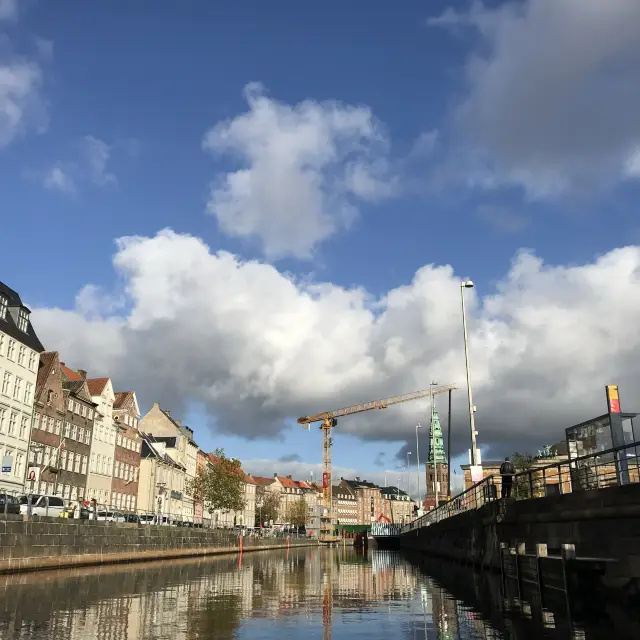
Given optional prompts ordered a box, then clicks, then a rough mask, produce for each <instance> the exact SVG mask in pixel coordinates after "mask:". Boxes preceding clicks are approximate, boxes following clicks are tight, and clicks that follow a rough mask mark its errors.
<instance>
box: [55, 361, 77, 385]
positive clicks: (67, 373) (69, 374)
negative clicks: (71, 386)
mask: <svg viewBox="0 0 640 640" xmlns="http://www.w3.org/2000/svg"><path fill="white" fill-rule="evenodd" d="M60 370H61V371H62V373H63V375H64V377H65V378H66V379H67V380H73V381H78V380H82V376H81V375H80V374H79V373H78V372H77V371H74V370H73V369H69V367H67V365H66V364H65V363H64V362H61V363H60Z"/></svg>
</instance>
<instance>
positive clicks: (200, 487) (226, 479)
mask: <svg viewBox="0 0 640 640" xmlns="http://www.w3.org/2000/svg"><path fill="white" fill-rule="evenodd" d="M214 455H215V457H216V462H215V463H214V464H209V465H207V466H206V467H205V468H204V469H199V470H198V473H197V475H196V477H195V478H194V479H193V480H190V481H189V482H188V483H187V491H188V492H189V493H191V495H193V496H194V498H195V499H196V500H198V501H199V500H202V501H203V502H204V504H205V507H206V508H207V509H208V510H209V511H215V510H217V509H220V510H221V511H242V510H243V509H244V507H245V497H244V496H245V480H244V473H243V471H242V467H241V465H240V460H237V459H236V458H227V456H226V455H225V453H224V450H223V449H216V451H215V452H214Z"/></svg>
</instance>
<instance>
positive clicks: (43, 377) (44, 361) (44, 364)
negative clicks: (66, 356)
mask: <svg viewBox="0 0 640 640" xmlns="http://www.w3.org/2000/svg"><path fill="white" fill-rule="evenodd" d="M57 358H58V352H57V351H45V352H43V353H41V354H40V366H39V367H38V377H37V379H36V398H38V397H39V396H40V393H41V392H42V389H43V387H44V385H45V384H46V382H47V380H48V379H49V375H50V373H51V369H52V368H53V366H54V364H55V362H56V360H57Z"/></svg>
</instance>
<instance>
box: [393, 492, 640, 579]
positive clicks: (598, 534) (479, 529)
mask: <svg viewBox="0 0 640 640" xmlns="http://www.w3.org/2000/svg"><path fill="white" fill-rule="evenodd" d="M400 544H401V547H403V548H405V549H410V550H414V551H419V552H422V553H427V554H431V555H435V556H439V557H443V558H449V559H452V560H457V561H460V562H465V563H468V564H473V565H475V566H478V567H482V568H485V569H492V570H497V571H499V570H501V568H502V558H503V555H502V554H503V550H504V549H511V550H513V551H514V552H515V553H518V554H521V555H528V554H531V555H534V556H535V554H536V553H539V549H540V545H543V546H544V553H545V554H548V555H549V556H561V555H562V554H563V553H564V552H566V547H567V545H568V546H569V547H570V548H571V553H572V556H573V557H575V558H576V559H578V560H580V559H583V560H593V561H595V560H603V561H606V566H607V568H606V576H605V582H606V584H608V585H610V586H614V587H623V586H624V585H626V584H629V583H633V584H635V585H637V586H638V587H640V484H630V485H624V486H616V487H609V488H606V489H598V490H592V491H576V492H575V493H570V494H564V495H557V496H549V497H545V498H534V499H529V500H497V501H495V502H491V503H489V504H486V505H484V506H483V507H481V508H480V509H478V510H476V511H467V512H464V513H461V514H458V515H456V516H453V517H451V518H448V519H446V520H443V521H441V522H438V523H435V524H432V525H430V526H428V527H423V528H421V529H417V530H415V531H411V532H408V533H405V534H403V535H402V536H401V541H400ZM634 588H635V587H634Z"/></svg>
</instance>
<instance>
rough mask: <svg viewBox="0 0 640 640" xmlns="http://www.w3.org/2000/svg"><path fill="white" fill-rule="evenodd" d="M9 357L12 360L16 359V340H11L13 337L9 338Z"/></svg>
mask: <svg viewBox="0 0 640 640" xmlns="http://www.w3.org/2000/svg"><path fill="white" fill-rule="evenodd" d="M7 358H8V359H9V360H11V361H15V359H16V341H15V340H11V338H9V343H8V344H7Z"/></svg>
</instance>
